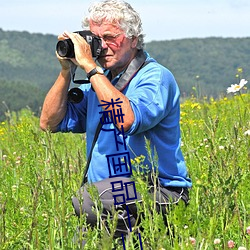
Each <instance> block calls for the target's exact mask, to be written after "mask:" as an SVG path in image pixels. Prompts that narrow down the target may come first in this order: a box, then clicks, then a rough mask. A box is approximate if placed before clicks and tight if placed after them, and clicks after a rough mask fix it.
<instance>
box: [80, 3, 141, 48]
mask: <svg viewBox="0 0 250 250" xmlns="http://www.w3.org/2000/svg"><path fill="white" fill-rule="evenodd" d="M104 19H105V20H106V21H108V22H110V23H115V24H117V25H118V26H119V27H120V28H121V29H122V30H123V31H124V32H125V35H126V37H128V38H133V37H137V38H138V43H137V49H143V47H144V35H143V34H142V22H141V18H140V16H139V14H138V13H137V12H136V11H135V10H134V9H133V8H132V7H131V5H130V4H129V3H127V2H125V1H121V0H104V1H101V2H96V3H94V4H93V5H92V6H90V8H89V15H88V16H86V17H85V18H84V19H83V22H82V26H83V28H89V23H90V20H92V21H93V22H95V23H98V24H101V23H102V21H103V20H104Z"/></svg>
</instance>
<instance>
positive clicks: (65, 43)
mask: <svg viewBox="0 0 250 250" xmlns="http://www.w3.org/2000/svg"><path fill="white" fill-rule="evenodd" d="M56 51H57V53H58V55H59V56H61V57H69V58H73V57H74V56H75V53H74V45H73V43H72V41H71V40H70V39H66V40H62V41H59V42H58V43H57V45H56Z"/></svg>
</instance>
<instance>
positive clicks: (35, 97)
mask: <svg viewBox="0 0 250 250" xmlns="http://www.w3.org/2000/svg"><path fill="white" fill-rule="evenodd" d="M56 43H57V37H56V36H54V35H49V34H47V35H44V34H38V33H28V32H18V31H4V30H2V29H0V101H1V104H0V120H2V119H3V118H4V116H5V115H4V114H5V112H6V111H7V109H9V110H10V111H18V110H20V109H22V108H24V107H30V108H31V109H32V110H33V111H34V112H35V113H36V114H38V115H39V110H40V108H41V105H42V102H43V99H44V97H45V95H46V92H47V91H48V89H49V88H50V87H51V86H52V84H53V82H54V81H55V79H56V77H57V74H58V72H59V70H60V65H59V63H58V62H57V59H56V56H55V46H56ZM145 50H146V51H147V52H148V53H149V54H150V55H151V56H152V57H154V58H155V59H156V60H157V61H158V62H159V63H161V64H163V65H164V66H166V67H167V68H168V69H169V70H170V71H172V73H173V74H174V76H175V78H176V80H177V82H178V85H179V87H180V90H181V95H182V97H183V98H185V97H189V96H191V95H195V96H197V97H202V96H208V97H209V96H213V97H214V98H217V97H219V96H221V95H225V93H226V88H227V87H228V86H230V85H231V84H234V83H237V82H238V81H239V78H245V79H249V78H250V68H249V67H250V38H248V37H246V38H220V37H209V38H203V39H198V38H192V39H178V40H166V41H152V42H150V43H146V45H145ZM239 68H240V69H241V71H239V70H238V69H239ZM239 72H240V73H239Z"/></svg>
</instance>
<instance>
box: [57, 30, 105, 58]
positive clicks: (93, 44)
mask: <svg viewBox="0 0 250 250" xmlns="http://www.w3.org/2000/svg"><path fill="white" fill-rule="evenodd" d="M74 33H78V34H79V35H81V36H82V37H83V38H84V39H85V40H86V42H87V43H88V44H89V45H90V48H91V52H92V56H93V57H98V56H99V55H100V54H101V51H102V40H101V39H100V38H99V37H97V36H95V35H94V34H93V33H92V32H91V31H90V30H83V31H75V32H74ZM56 51H57V53H58V55H59V56H61V57H68V58H74V57H75V50H74V44H73V43H72V41H71V39H65V40H61V41H58V42H57V45H56Z"/></svg>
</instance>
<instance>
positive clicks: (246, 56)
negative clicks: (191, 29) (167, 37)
mask: <svg viewBox="0 0 250 250" xmlns="http://www.w3.org/2000/svg"><path fill="white" fill-rule="evenodd" d="M146 50H148V51H149V52H150V54H151V55H152V56H153V57H155V58H156V59H157V60H158V61H159V62H160V63H162V64H163V65H165V66H166V67H168V68H169V69H170V70H171V71H172V72H173V73H174V75H175V77H176V79H177V81H178V84H179V86H180V89H181V92H182V95H184V94H186V95H188V96H189V95H190V93H191V92H192V87H197V90H199V91H200V93H198V94H199V96H213V97H218V96H219V95H221V94H225V93H226V88H227V87H228V86H230V85H231V84H232V83H237V79H236V77H235V76H236V74H237V69H238V68H242V69H243V73H242V74H241V76H240V77H244V78H246V79H249V80H250V38H215V37H211V38H204V39H181V40H172V41H160V42H151V43H148V44H146Z"/></svg>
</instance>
